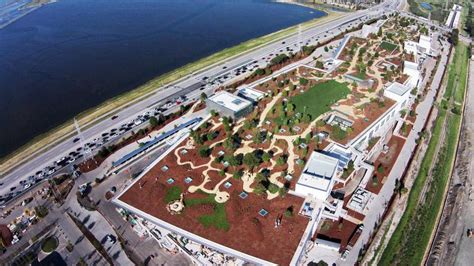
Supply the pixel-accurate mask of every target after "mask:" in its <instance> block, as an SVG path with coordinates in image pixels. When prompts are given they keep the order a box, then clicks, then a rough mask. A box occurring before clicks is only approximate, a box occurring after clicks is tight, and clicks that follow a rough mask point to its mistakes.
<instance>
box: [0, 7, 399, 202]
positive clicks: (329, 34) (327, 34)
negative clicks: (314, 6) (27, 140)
mask: <svg viewBox="0 0 474 266" xmlns="http://www.w3.org/2000/svg"><path fill="white" fill-rule="evenodd" d="M401 5H403V0H387V1H386V2H383V3H381V4H379V5H377V6H374V7H372V8H370V9H366V10H359V11H356V12H353V13H348V14H347V15H345V16H343V17H340V18H337V19H335V20H333V21H330V22H327V23H323V24H321V25H317V26H314V27H312V28H309V29H306V30H303V31H301V33H300V34H293V35H290V36H288V37H286V38H285V39H282V40H279V41H275V42H272V43H269V44H268V45H265V46H263V47H261V48H258V49H255V50H253V51H251V52H248V53H245V54H242V55H239V56H236V57H234V58H232V59H228V60H225V62H221V63H219V64H216V65H214V66H213V67H210V68H209V69H206V70H204V71H201V72H200V73H194V74H193V75H189V76H187V77H184V78H182V79H181V80H179V81H178V82H175V83H174V84H173V85H172V86H165V87H161V88H157V89H156V91H154V92H153V93H151V94H150V95H147V97H143V99H142V100H141V101H139V102H138V103H136V104H132V105H130V106H128V107H126V108H124V109H122V110H120V111H119V112H117V113H116V114H114V115H116V116H117V118H116V119H113V120H112V119H110V118H107V119H104V120H102V121H100V122H98V123H96V124H95V125H94V126H92V127H89V128H87V129H83V130H81V131H82V141H78V142H75V143H74V142H73V139H74V138H77V136H74V137H72V138H70V139H68V140H66V141H64V142H62V143H60V144H58V145H56V146H54V147H51V148H49V149H48V150H47V151H44V152H42V153H41V154H38V155H36V156H33V158H28V159H27V160H25V162H23V164H21V165H20V166H18V167H16V168H15V169H14V170H13V171H11V172H9V173H7V174H6V175H4V176H3V177H2V178H1V179H0V184H1V185H0V196H2V195H5V194H8V193H12V192H15V193H20V191H21V190H22V189H23V188H22V185H20V184H19V182H20V181H21V180H25V179H27V178H28V177H29V176H34V175H35V173H37V172H38V171H40V170H43V169H45V168H46V167H48V166H52V165H53V164H54V162H55V161H56V160H58V159H60V158H62V157H64V156H67V155H68V154H69V153H70V152H71V151H76V150H77V149H79V148H81V147H82V145H81V143H82V144H84V143H92V142H93V140H94V139H100V138H101V136H102V134H103V133H104V132H111V130H112V129H115V130H116V129H118V128H119V127H120V126H121V125H123V124H128V123H132V124H133V121H135V120H136V119H137V117H138V116H139V115H143V114H144V112H146V111H149V110H150V109H151V108H154V107H157V106H162V105H163V104H164V103H165V102H167V101H169V100H173V101H174V100H176V99H177V98H178V97H179V96H181V95H186V96H187V98H188V99H189V100H192V99H198V98H199V95H200V94H201V93H202V92H205V93H207V94H208V95H209V94H212V93H213V91H214V89H216V88H218V87H219V86H220V85H222V84H227V83H229V82H232V81H234V80H236V79H238V78H241V77H243V76H245V75H248V74H250V73H252V72H253V71H254V70H255V69H256V68H257V67H264V66H265V65H266V64H268V62H269V61H270V60H271V58H272V57H273V56H274V55H276V54H279V53H289V52H295V51H296V50H298V49H299V48H300V47H301V46H303V45H311V44H317V43H318V42H323V41H326V40H329V39H331V38H333V37H334V36H336V35H338V34H340V33H341V32H344V31H345V30H348V29H351V28H354V27H357V26H358V25H359V24H360V23H363V22H365V21H368V20H370V19H372V18H378V17H381V16H382V15H384V14H389V13H391V12H392V11H393V10H399V7H400V6H401ZM177 109H178V107H177V106H174V107H173V108H169V110H168V111H167V112H171V111H174V110H177ZM132 130H133V129H132ZM119 137H120V135H118V136H116V137H115V138H119ZM109 141H112V139H109ZM77 162H78V161H75V162H74V163H77ZM12 187H16V189H14V190H11V188H12ZM1 205H2V204H1V202H0V206H1Z"/></svg>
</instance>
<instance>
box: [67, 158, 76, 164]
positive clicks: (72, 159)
mask: <svg viewBox="0 0 474 266" xmlns="http://www.w3.org/2000/svg"><path fill="white" fill-rule="evenodd" d="M75 160H76V159H74V158H70V159H69V160H67V163H73V162H74V161H75Z"/></svg>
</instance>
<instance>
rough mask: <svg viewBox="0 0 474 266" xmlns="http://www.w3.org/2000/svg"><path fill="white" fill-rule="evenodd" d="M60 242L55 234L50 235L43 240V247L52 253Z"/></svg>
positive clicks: (45, 250)
mask: <svg viewBox="0 0 474 266" xmlns="http://www.w3.org/2000/svg"><path fill="white" fill-rule="evenodd" d="M58 244H59V241H58V239H57V238H56V237H54V236H50V237H48V238H46V239H45V240H44V241H43V244H41V249H42V250H43V251H44V252H46V253H51V252H53V251H54V250H55V249H56V248H57V247H58Z"/></svg>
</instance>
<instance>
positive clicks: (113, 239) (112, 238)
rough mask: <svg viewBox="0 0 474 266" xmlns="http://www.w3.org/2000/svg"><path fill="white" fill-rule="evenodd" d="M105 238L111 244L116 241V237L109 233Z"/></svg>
mask: <svg viewBox="0 0 474 266" xmlns="http://www.w3.org/2000/svg"><path fill="white" fill-rule="evenodd" d="M106 239H107V241H109V242H110V243H111V244H115V242H117V239H116V237H115V236H113V235H111V234H108V235H107V236H106Z"/></svg>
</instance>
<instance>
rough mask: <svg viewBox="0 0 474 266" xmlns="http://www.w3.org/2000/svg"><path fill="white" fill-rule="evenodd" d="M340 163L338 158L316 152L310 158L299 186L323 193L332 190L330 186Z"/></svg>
mask: <svg viewBox="0 0 474 266" xmlns="http://www.w3.org/2000/svg"><path fill="white" fill-rule="evenodd" d="M338 162H339V160H338V159H336V158H333V157H331V156H328V155H325V154H322V153H320V152H317V151H314V152H313V153H311V156H310V157H309V160H308V163H307V164H306V166H305V168H304V170H303V173H302V174H301V176H300V179H299V180H298V184H299V185H303V186H307V187H311V188H315V189H318V190H322V191H328V190H330V189H331V188H330V187H329V185H330V184H331V179H332V178H333V176H334V174H335V173H336V168H337V165H338Z"/></svg>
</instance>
